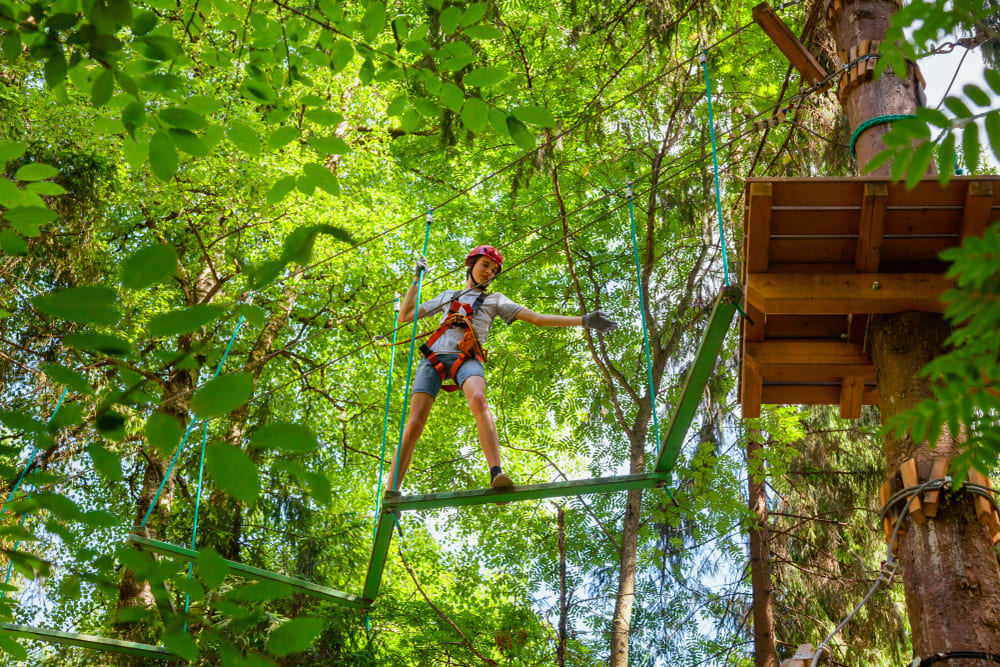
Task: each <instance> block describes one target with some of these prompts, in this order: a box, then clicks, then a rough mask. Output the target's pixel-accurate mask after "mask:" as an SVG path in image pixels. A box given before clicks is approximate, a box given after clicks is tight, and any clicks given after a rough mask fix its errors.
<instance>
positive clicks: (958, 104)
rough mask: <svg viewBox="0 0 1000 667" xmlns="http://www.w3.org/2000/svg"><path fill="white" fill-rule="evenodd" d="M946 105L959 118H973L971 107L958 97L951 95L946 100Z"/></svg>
mask: <svg viewBox="0 0 1000 667" xmlns="http://www.w3.org/2000/svg"><path fill="white" fill-rule="evenodd" d="M944 105H945V106H946V107H948V110H949V111H951V112H952V113H953V114H955V115H956V116H958V117H959V118H972V112H971V111H969V107H967V106H965V102H963V101H962V100H960V99H958V98H957V97H953V96H951V95H949V96H948V97H946V98H944Z"/></svg>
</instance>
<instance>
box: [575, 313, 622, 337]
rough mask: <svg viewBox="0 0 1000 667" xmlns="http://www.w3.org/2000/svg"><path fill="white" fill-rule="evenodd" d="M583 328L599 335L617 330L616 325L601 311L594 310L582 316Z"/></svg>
mask: <svg viewBox="0 0 1000 667" xmlns="http://www.w3.org/2000/svg"><path fill="white" fill-rule="evenodd" d="M583 326H585V327H587V328H588V329H596V330H597V331H599V332H601V333H607V332H609V331H614V330H615V329H617V328H618V323H617V322H615V321H614V320H612V319H609V318H608V316H607V315H605V314H604V313H602V312H601V311H599V310H595V311H594V312H592V313H587V314H586V315H584V316H583Z"/></svg>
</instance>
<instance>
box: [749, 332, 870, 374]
mask: <svg viewBox="0 0 1000 667" xmlns="http://www.w3.org/2000/svg"><path fill="white" fill-rule="evenodd" d="M746 356H747V357H748V358H750V359H751V363H754V364H755V365H756V367H757V369H758V370H759V371H760V374H761V377H763V378H764V380H765V381H767V380H768V379H769V378H771V377H774V378H775V380H776V381H779V380H781V379H783V378H786V377H801V376H802V374H803V373H805V374H806V377H831V376H832V377H835V378H843V377H848V376H855V375H857V376H861V377H863V378H865V380H874V378H875V369H874V366H873V365H872V361H871V359H870V358H869V357H868V355H866V354H865V353H864V352H862V351H861V348H860V346H858V345H856V344H855V343H851V342H847V341H840V342H835V341H816V340H805V341H797V340H775V341H764V342H762V343H752V342H748V343H747V344H746ZM803 369H804V370H803Z"/></svg>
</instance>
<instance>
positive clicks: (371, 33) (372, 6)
mask: <svg viewBox="0 0 1000 667" xmlns="http://www.w3.org/2000/svg"><path fill="white" fill-rule="evenodd" d="M384 26H385V5H384V4H382V3H381V2H379V1H378V0H374V1H373V2H369V3H368V8H367V9H366V10H365V15H364V17H362V19H361V34H362V36H363V37H364V40H365V41H366V42H374V41H375V38H376V37H378V34H379V33H380V32H382V28H383V27H384Z"/></svg>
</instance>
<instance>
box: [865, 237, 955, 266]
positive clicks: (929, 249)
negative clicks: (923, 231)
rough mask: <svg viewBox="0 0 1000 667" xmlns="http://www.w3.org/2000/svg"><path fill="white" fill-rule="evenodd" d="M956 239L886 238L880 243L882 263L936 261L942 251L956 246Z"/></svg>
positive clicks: (903, 263) (905, 263)
mask: <svg viewBox="0 0 1000 667" xmlns="http://www.w3.org/2000/svg"><path fill="white" fill-rule="evenodd" d="M958 241H959V239H958V237H952V236H947V237H942V238H886V239H884V240H883V241H882V261H883V262H899V263H901V264H902V265H904V266H905V265H907V264H910V263H912V262H920V261H926V260H933V259H937V258H938V255H940V254H941V251H942V250H947V249H948V248H954V247H955V246H956V245H958Z"/></svg>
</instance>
